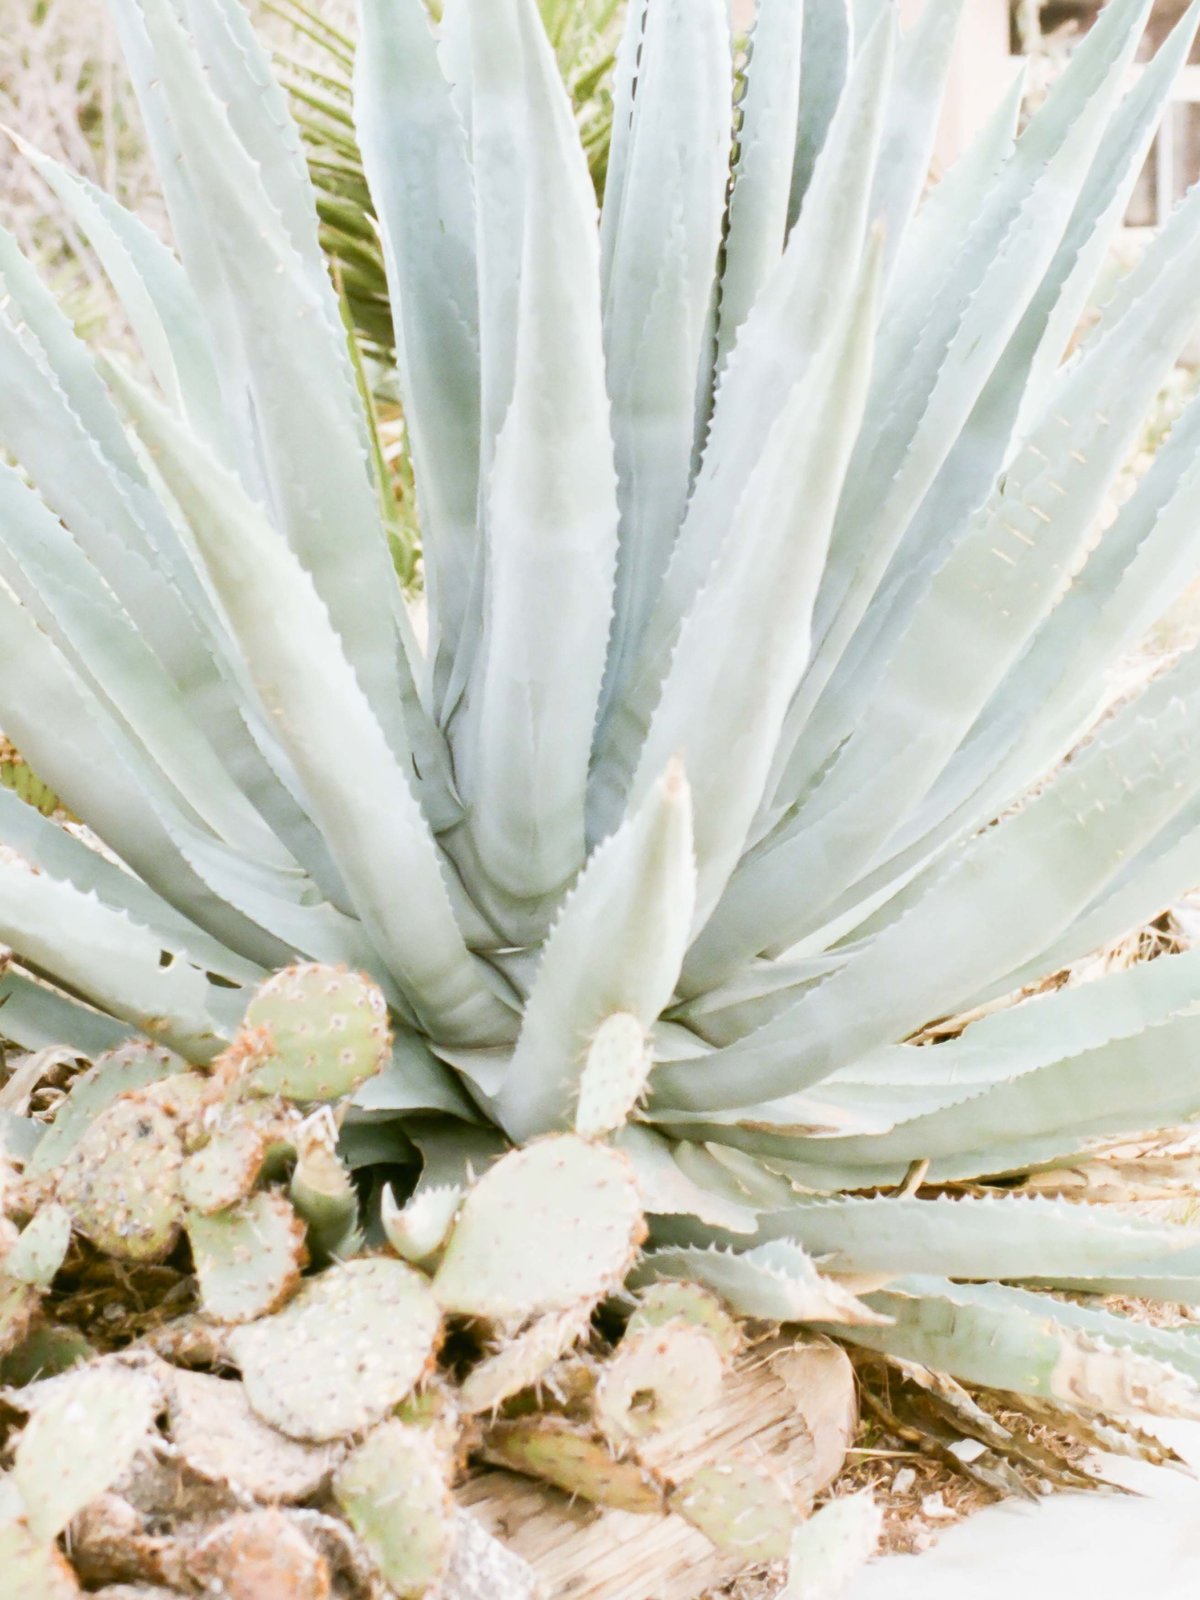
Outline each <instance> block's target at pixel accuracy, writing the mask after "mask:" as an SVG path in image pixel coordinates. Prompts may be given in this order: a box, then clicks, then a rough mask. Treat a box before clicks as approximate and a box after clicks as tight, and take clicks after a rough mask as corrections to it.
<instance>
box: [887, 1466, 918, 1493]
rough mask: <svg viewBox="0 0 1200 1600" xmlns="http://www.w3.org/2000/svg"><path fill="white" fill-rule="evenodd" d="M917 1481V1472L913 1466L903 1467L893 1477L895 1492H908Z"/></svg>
mask: <svg viewBox="0 0 1200 1600" xmlns="http://www.w3.org/2000/svg"><path fill="white" fill-rule="evenodd" d="M916 1481H917V1474H916V1472H915V1471H914V1470H913V1468H912V1467H901V1468H900V1471H899V1472H898V1473H897V1474H896V1476H895V1477H894V1478H893V1479H892V1493H893V1494H907V1493H908V1491H909V1490H910V1489H911V1488H912V1486H913V1484H914V1483H916Z"/></svg>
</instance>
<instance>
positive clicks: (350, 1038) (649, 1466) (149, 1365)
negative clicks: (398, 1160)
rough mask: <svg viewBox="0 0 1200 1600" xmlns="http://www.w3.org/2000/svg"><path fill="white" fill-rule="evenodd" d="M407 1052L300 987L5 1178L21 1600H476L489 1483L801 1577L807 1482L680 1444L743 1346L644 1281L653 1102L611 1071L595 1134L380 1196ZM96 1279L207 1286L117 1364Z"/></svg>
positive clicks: (144, 1075)
mask: <svg viewBox="0 0 1200 1600" xmlns="http://www.w3.org/2000/svg"><path fill="white" fill-rule="evenodd" d="M618 1032H619V1028H614V1029H613V1030H612V1034H613V1038H612V1039H610V1040H609V1041H608V1042H607V1043H606V1044H605V1045H604V1049H603V1050H602V1051H601V1052H600V1056H602V1057H603V1061H602V1063H601V1065H602V1066H603V1067H604V1068H605V1069H606V1071H607V1070H608V1069H609V1068H611V1066H612V1064H613V1063H612V1062H611V1061H609V1059H608V1057H609V1056H612V1057H613V1058H614V1060H615V1059H616V1058H618V1057H619V1056H620V1054H621V1051H620V1049H619V1045H620V1040H619V1039H617V1037H616V1036H617V1034H618ZM390 1050H391V1037H390V1034H389V1030H388V1025H387V1013H386V1008H385V1005H384V1001H383V997H382V995H381V994H380V993H379V991H378V989H377V988H376V987H375V986H374V985H373V984H372V983H371V982H369V981H368V980H367V979H366V978H364V977H361V976H359V975H357V974H354V973H350V972H347V971H345V970H343V969H337V968H331V967H327V966H320V965H316V964H310V965H305V966H298V967H292V968H288V969H286V970H284V971H281V972H279V973H277V974H276V975H275V976H273V977H272V978H270V979H269V980H268V981H267V982H266V983H265V984H264V985H263V986H262V987H261V988H260V989H259V991H258V993H257V994H256V996H255V997H254V998H253V1000H252V1001H251V1003H250V1005H249V1007H248V1008H247V1011H246V1014H245V1019H244V1022H243V1025H242V1027H241V1029H240V1031H239V1032H238V1033H237V1035H236V1037H235V1038H234V1040H233V1042H232V1044H231V1045H230V1047H229V1048H228V1049H227V1050H226V1051H225V1052H224V1053H223V1054H222V1055H220V1056H218V1057H217V1058H216V1059H215V1061H213V1062H212V1063H210V1064H209V1065H208V1066H207V1067H206V1068H204V1069H203V1070H200V1069H197V1068H195V1067H193V1066H190V1065H189V1064H188V1063H187V1062H186V1061H185V1060H183V1059H182V1058H181V1057H179V1056H177V1055H175V1054H174V1053H173V1052H172V1051H170V1050H167V1049H164V1048H160V1047H156V1046H153V1045H149V1044H127V1045H124V1046H122V1047H120V1048H118V1049H116V1050H114V1051H111V1052H109V1053H108V1054H106V1055H102V1056H100V1057H99V1058H97V1059H96V1060H95V1061H94V1062H93V1063H92V1064H91V1065H90V1066H89V1067H87V1068H86V1070H83V1071H82V1072H80V1073H78V1074H77V1075H76V1076H75V1077H74V1078H73V1080H72V1081H71V1083H70V1087H69V1090H68V1092H67V1093H66V1094H65V1095H64V1096H62V1098H61V1099H59V1100H58V1103H57V1105H56V1106H55V1108H54V1111H53V1115H52V1116H51V1117H50V1118H49V1119H48V1120H47V1121H46V1122H45V1123H43V1124H42V1125H41V1130H42V1131H41V1132H40V1136H39V1137H37V1139H36V1142H35V1141H33V1140H31V1141H30V1142H29V1148H28V1149H27V1151H26V1153H25V1155H24V1158H23V1159H22V1160H21V1161H19V1162H17V1161H13V1162H10V1163H9V1165H8V1167H7V1168H6V1169H5V1171H4V1173H3V1183H4V1189H3V1217H2V1219H0V1230H2V1231H0V1358H2V1359H0V1379H3V1380H4V1382H5V1383H6V1385H7V1387H6V1388H5V1389H4V1390H3V1397H4V1415H5V1417H6V1419H7V1422H8V1423H9V1424H10V1425H11V1424H14V1423H15V1427H12V1426H10V1427H9V1435H10V1437H9V1444H10V1446H12V1448H11V1450H10V1452H9V1454H10V1458H11V1465H10V1467H9V1470H8V1471H7V1473H6V1474H4V1475H3V1476H0V1597H3V1600H18V1597H22V1600H27V1597H29V1596H32V1595H35V1594H36V1595H39V1596H41V1595H45V1596H47V1597H48V1600H49V1597H58V1596H60V1595H61V1596H68V1595H75V1594H78V1593H80V1592H81V1591H80V1583H81V1582H84V1583H87V1582H89V1581H95V1580H97V1579H98V1580H100V1581H110V1582H111V1581H113V1580H124V1581H126V1583H127V1589H126V1590H120V1589H119V1586H118V1587H114V1589H113V1593H118V1592H121V1593H124V1592H139V1591H137V1589H136V1585H137V1584H141V1585H142V1586H143V1589H142V1591H140V1592H147V1590H146V1586H151V1587H150V1589H149V1591H148V1592H150V1593H154V1592H156V1589H155V1587H154V1586H157V1589H164V1590H165V1591H166V1592H167V1593H180V1594H190V1593H195V1592H199V1593H219V1594H222V1595H229V1596H232V1597H234V1600H251V1597H255V1600H262V1597H264V1596H274V1595H275V1594H276V1593H277V1592H278V1593H279V1594H280V1595H284V1594H286V1595H287V1596H292V1595H295V1596H299V1597H303V1600H321V1597H323V1596H330V1597H331V1596H334V1595H338V1594H343V1593H345V1594H351V1595H355V1594H359V1593H362V1594H372V1595H377V1596H389V1595H394V1596H401V1597H404V1596H421V1595H426V1594H432V1593H439V1594H445V1593H451V1592H458V1593H461V1592H464V1591H462V1589H461V1587H460V1588H459V1590H457V1591H448V1590H447V1589H446V1588H445V1585H446V1583H447V1581H448V1578H449V1576H450V1575H451V1572H452V1566H453V1563H454V1562H455V1561H458V1562H459V1563H460V1564H461V1563H463V1562H464V1561H465V1562H466V1563H467V1564H468V1565H469V1564H470V1563H471V1562H472V1561H475V1562H478V1560H479V1550H480V1543H481V1541H483V1543H484V1544H485V1545H486V1543H487V1542H488V1541H489V1540H490V1536H489V1535H487V1534H486V1533H485V1532H484V1531H483V1529H482V1528H481V1527H480V1526H478V1525H473V1526H468V1524H469V1523H470V1519H469V1517H468V1516H467V1514H466V1513H465V1512H464V1511H462V1510H460V1509H457V1508H456V1505H455V1502H454V1500H453V1498H452V1493H451V1491H452V1489H453V1486H454V1484H455V1482H456V1480H457V1479H458V1478H459V1476H460V1475H461V1474H462V1473H463V1472H464V1470H465V1468H466V1466H467V1464H468V1462H469V1461H471V1460H475V1461H485V1462H491V1463H493V1464H494V1465H498V1466H503V1467H506V1468H508V1469H510V1470H512V1471H515V1472H517V1473H521V1474H524V1475H526V1476H529V1477H533V1478H537V1479H540V1480H542V1481H544V1482H545V1483H547V1484H549V1485H553V1486H554V1487H555V1488H557V1489H559V1490H562V1491H565V1492H566V1493H567V1494H569V1495H572V1496H582V1497H585V1498H586V1499H587V1500H590V1501H592V1502H594V1503H596V1504H597V1505H600V1506H605V1507H615V1508H619V1509H622V1510H626V1511H631V1512H640V1513H645V1514H648V1515H659V1514H663V1513H666V1512H669V1511H670V1512H675V1513H677V1514H678V1515H680V1516H682V1517H683V1518H684V1519H685V1520H686V1521H688V1522H690V1523H691V1524H692V1525H693V1526H694V1527H695V1528H698V1529H700V1530H701V1531H702V1532H703V1533H704V1534H705V1535H707V1537H708V1538H709V1539H710V1540H711V1541H712V1543H713V1544H714V1545H715V1546H717V1547H718V1549H721V1550H723V1551H726V1552H729V1553H730V1554H731V1555H732V1556H734V1557H736V1558H737V1559H738V1561H739V1562H744V1563H745V1564H754V1563H761V1562H767V1561H774V1560H779V1559H782V1558H784V1557H786V1556H787V1555H788V1552H789V1549H790V1546H791V1542H792V1538H793V1534H794V1532H795V1530H796V1528H797V1526H798V1525H799V1522H800V1518H801V1513H802V1511H804V1510H805V1509H807V1508H806V1506H805V1505H804V1503H803V1501H804V1491H803V1489H802V1487H801V1486H800V1485H798V1484H797V1483H796V1482H793V1481H789V1479H788V1476H787V1474H786V1471H785V1470H782V1469H781V1468H780V1466H779V1464H778V1463H767V1462H764V1461H763V1460H755V1459H752V1458H750V1457H747V1458H745V1459H737V1458H736V1457H734V1458H732V1459H726V1458H722V1459H714V1460H711V1461H706V1462H701V1463H699V1464H697V1462H696V1460H695V1451H694V1448H692V1449H690V1450H689V1449H687V1448H685V1447H684V1445H683V1444H681V1440H682V1439H683V1436H684V1435H685V1434H686V1432H687V1429H686V1427H685V1424H687V1423H689V1422H691V1421H693V1419H694V1418H695V1415H696V1413H697V1412H698V1411H703V1409H704V1408H705V1407H706V1406H709V1405H711V1404H712V1403H713V1402H714V1401H715V1400H716V1399H717V1397H718V1395H719V1393H720V1390H721V1386H722V1384H723V1382H724V1379H725V1377H726V1374H727V1372H728V1371H729V1369H730V1367H731V1363H732V1361H733V1358H734V1356H735V1355H736V1354H737V1353H738V1352H739V1349H740V1347H741V1345H742V1342H743V1337H744V1335H743V1332H742V1329H741V1327H740V1326H739V1324H738V1323H737V1322H736V1321H735V1320H734V1319H733V1318H732V1317H731V1315H730V1313H729V1312H728V1310H727V1309H726V1308H725V1306H724V1305H723V1303H722V1301H721V1299H720V1298H719V1297H718V1296H717V1295H716V1294H715V1293H714V1292H713V1291H712V1290H711V1289H709V1288H706V1287H704V1286H703V1285H701V1284H699V1283H696V1282H687V1281H684V1280H682V1279H680V1278H678V1277H672V1276H670V1275H664V1276H659V1274H658V1273H657V1272H656V1271H655V1270H653V1268H650V1269H649V1270H648V1269H647V1267H646V1265H645V1263H646V1261H651V1262H652V1261H653V1257H647V1258H642V1265H641V1266H640V1267H639V1266H638V1265H637V1263H638V1262H639V1255H640V1249H641V1246H642V1243H643V1241H644V1239H645V1236H646V1228H645V1223H644V1221H643V1205H644V1197H643V1194H642V1192H641V1190H640V1188H639V1185H638V1182H637V1180H636V1178H635V1175H634V1171H633V1168H632V1166H631V1164H630V1162H629V1161H628V1159H627V1157H626V1156H625V1155H623V1154H622V1153H621V1152H620V1151H619V1150H617V1149H614V1148H613V1147H612V1146H611V1144H609V1143H606V1142H604V1136H605V1135H607V1134H609V1133H611V1132H612V1131H613V1130H614V1128H617V1127H620V1126H621V1125H622V1124H623V1121H624V1114H625V1111H626V1110H628V1108H629V1105H630V1104H631V1103H632V1099H633V1098H634V1097H635V1096H636V1089H637V1086H636V1085H634V1084H628V1085H625V1084H623V1082H622V1079H621V1077H620V1074H619V1073H615V1074H612V1083H610V1084H609V1092H608V1094H607V1096H605V1095H602V1094H601V1093H600V1092H599V1087H598V1086H597V1089H596V1091H595V1092H585V1093H584V1094H583V1095H582V1096H581V1100H580V1108H579V1124H580V1128H581V1129H586V1130H587V1133H588V1136H587V1137H585V1136H584V1133H583V1132H579V1131H577V1132H569V1133H562V1134H556V1135H551V1136H548V1137H546V1138H543V1139H539V1140H535V1141H534V1142H532V1143H530V1144H528V1145H526V1146H525V1147H524V1148H522V1149H516V1150H509V1151H507V1152H503V1153H499V1154H495V1155H493V1156H492V1158H491V1159H490V1161H489V1160H488V1158H487V1156H486V1155H483V1156H482V1157H481V1155H480V1153H479V1152H476V1155H475V1160H476V1161H477V1162H478V1165H479V1167H480V1168H481V1170H479V1171H478V1172H477V1171H476V1170H475V1167H474V1165H473V1163H472V1160H471V1159H470V1158H469V1157H468V1159H467V1160H466V1161H465V1162H464V1167H463V1174H464V1175H463V1179H462V1181H461V1182H458V1183H453V1182H451V1183H440V1182H437V1181H432V1180H433V1179H436V1177H437V1174H436V1173H432V1174H431V1173H429V1172H428V1171H427V1172H426V1173H425V1174H424V1175H423V1176H422V1178H421V1180H420V1181H419V1182H418V1183H417V1185H416V1187H415V1188H413V1186H412V1185H411V1183H410V1184H409V1185H408V1187H409V1188H410V1189H411V1190H412V1192H411V1193H409V1194H408V1195H407V1196H406V1197H405V1198H403V1199H401V1198H399V1197H398V1194H397V1192H396V1189H395V1187H394V1186H393V1185H391V1184H377V1185H376V1192H374V1193H371V1192H364V1193H361V1194H360V1186H359V1185H356V1182H355V1179H354V1177H353V1175H352V1173H351V1172H350V1170H349V1169H348V1168H347V1167H346V1166H345V1165H344V1164H343V1162H342V1159H341V1157H340V1156H339V1154H338V1136H339V1130H340V1127H341V1124H342V1123H343V1121H344V1119H345V1116H346V1110H347V1107H348V1106H349V1104H350V1097H351V1096H352V1095H353V1093H354V1092H355V1091H356V1090H358V1089H360V1088H361V1086H362V1085H363V1084H364V1083H366V1081H367V1080H368V1079H370V1078H371V1077H372V1076H373V1075H375V1074H376V1073H378V1072H379V1071H380V1070H381V1069H382V1068H383V1066H384V1063H385V1061H386V1060H387V1059H388V1058H389V1055H390ZM31 1060H32V1064H33V1065H34V1067H35V1070H36V1065H37V1063H36V1058H31ZM11 1081H12V1079H11V1078H10V1082H11ZM613 1083H615V1084H616V1085H617V1088H616V1089H614V1088H613ZM427 1180H429V1181H427ZM88 1262H90V1263H92V1265H93V1267H94V1266H95V1264H96V1263H97V1262H99V1263H102V1264H104V1265H105V1266H106V1267H107V1268H108V1269H109V1270H110V1271H111V1272H112V1274H113V1275H115V1276H116V1277H117V1278H118V1279H124V1280H125V1281H126V1282H128V1283H130V1284H131V1285H133V1289H132V1292H133V1293H134V1294H136V1292H137V1290H136V1283H137V1275H138V1273H139V1272H140V1271H141V1272H144V1271H150V1270H153V1269H156V1268H157V1269H159V1270H164V1269H165V1268H167V1267H168V1266H170V1265H174V1266H175V1267H177V1268H178V1269H179V1273H178V1291H177V1292H176V1294H175V1295H174V1296H173V1297H172V1296H167V1297H166V1300H165V1302H164V1305H163V1306H161V1307H160V1308H159V1315H158V1316H157V1317H156V1318H155V1319H154V1320H153V1323H152V1325H151V1326H149V1327H148V1328H146V1327H143V1328H142V1329H141V1332H140V1334H139V1336H137V1337H132V1338H131V1337H129V1336H128V1330H127V1329H126V1328H125V1325H124V1324H122V1323H121V1322H120V1319H119V1318H118V1319H117V1324H114V1332H113V1337H112V1338H111V1340H109V1341H108V1344H107V1347H104V1346H103V1345H102V1344H101V1343H100V1341H103V1340H104V1339H105V1337H106V1332H105V1321H106V1319H105V1318H104V1317H101V1318H99V1319H96V1318H94V1317H93V1318H92V1319H91V1320H90V1321H89V1322H88V1324H87V1330H86V1334H85V1332H84V1331H83V1329H82V1328H80V1327H79V1326H77V1325H74V1324H72V1323H71V1322H70V1321H69V1320H65V1318H69V1317H70V1316H71V1315H72V1311H71V1307H72V1304H73V1300H72V1295H71V1292H70V1291H71V1286H72V1285H73V1284H74V1283H77V1282H78V1281H79V1279H80V1277H81V1275H83V1274H84V1272H85V1267H86V1263H88ZM664 1265H665V1266H667V1268H668V1272H669V1267H670V1263H669V1262H667V1263H664ZM189 1269H190V1270H189ZM93 1276H94V1272H93ZM639 1276H640V1281H641V1282H642V1285H643V1286H642V1287H641V1288H640V1289H634V1290H632V1291H630V1290H627V1289H626V1287H625V1286H626V1283H627V1281H632V1282H635V1283H636V1282H638V1281H639ZM830 1292H831V1293H833V1292H835V1291H834V1290H833V1287H832V1285H831V1286H830ZM172 1300H173V1301H174V1304H173V1306H172V1305H171V1304H170V1303H169V1302H171V1301H172ZM601 1310H603V1313H604V1318H605V1321H606V1324H607V1326H606V1327H605V1329H604V1331H603V1332H602V1331H601V1327H600V1325H599V1323H598V1322H597V1320H596V1318H597V1313H598V1311H601ZM14 1437H15V1445H13V1443H12V1441H13V1438H14ZM164 1474H165V1479H166V1480H170V1481H167V1482H165V1480H164ZM181 1474H182V1477H181V1476H180V1475H181ZM164 1482H165V1487H164ZM189 1484H190V1489H189ZM197 1485H199V1486H201V1487H202V1488H205V1489H206V1491H207V1494H208V1499H207V1501H206V1500H205V1499H204V1496H203V1494H202V1495H201V1497H200V1502H199V1509H198V1510H197V1500H196V1489H197ZM164 1497H165V1498H164ZM181 1507H186V1508H188V1509H187V1512H186V1514H182V1513H181V1511H180V1508H181ZM64 1534H67V1535H68V1539H67V1548H69V1550H70V1551H71V1557H72V1563H73V1564H69V1563H68V1561H67V1559H66V1556H65V1555H64V1554H63V1552H62V1550H61V1549H60V1545H59V1541H60V1538H61V1536H63V1535H64ZM510 1559H511V1558H510ZM281 1572H285V1573H286V1584H291V1585H292V1586H291V1587H287V1586H286V1584H285V1586H283V1587H280V1585H281V1584H282V1583H284V1579H282V1578H281V1577H280V1574H281ZM268 1579H269V1581H268ZM128 1585H133V1586H134V1587H133V1588H132V1589H130V1588H128ZM272 1585H274V1586H272ZM339 1585H340V1587H339ZM466 1592H470V1591H469V1590H468V1591H466Z"/></svg>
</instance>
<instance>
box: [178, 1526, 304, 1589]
mask: <svg viewBox="0 0 1200 1600" xmlns="http://www.w3.org/2000/svg"><path fill="white" fill-rule="evenodd" d="M188 1566H189V1569H190V1571H191V1574H192V1576H193V1578H195V1579H196V1581H197V1582H198V1584H199V1585H200V1590H201V1593H202V1594H206V1595H211V1596H213V1597H214V1600H215V1597H220V1600H331V1597H332V1593H333V1590H332V1588H331V1585H330V1577H329V1563H328V1562H327V1561H326V1560H325V1557H324V1556H322V1555H320V1554H319V1553H318V1552H317V1551H316V1550H314V1549H313V1547H312V1545H311V1544H309V1542H308V1540H307V1539H306V1538H305V1537H304V1535H303V1534H302V1533H301V1532H300V1530H299V1529H298V1528H297V1527H295V1526H294V1524H293V1523H291V1522H289V1520H288V1519H287V1517H286V1516H284V1515H283V1513H282V1512H279V1511H248V1512H245V1513H243V1514H241V1515H239V1516H234V1517H230V1518H228V1519H227V1520H226V1521H225V1522H223V1523H221V1524H220V1526H219V1527H217V1528H216V1529H215V1530H214V1531H213V1532H212V1533H210V1534H209V1536H208V1538H207V1539H205V1540H204V1542H203V1543H202V1544H200V1545H198V1546H197V1547H196V1549H195V1550H194V1551H193V1553H192V1556H191V1559H190V1561H189V1563H188Z"/></svg>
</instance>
